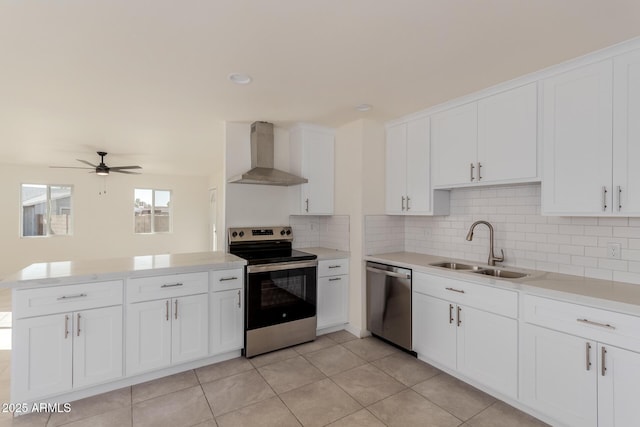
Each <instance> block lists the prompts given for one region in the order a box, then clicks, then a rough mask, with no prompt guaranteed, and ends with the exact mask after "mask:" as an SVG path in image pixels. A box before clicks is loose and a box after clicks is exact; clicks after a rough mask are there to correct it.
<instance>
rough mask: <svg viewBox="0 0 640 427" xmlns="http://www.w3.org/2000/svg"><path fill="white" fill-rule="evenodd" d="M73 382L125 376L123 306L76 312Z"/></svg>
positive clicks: (80, 383)
mask: <svg viewBox="0 0 640 427" xmlns="http://www.w3.org/2000/svg"><path fill="white" fill-rule="evenodd" d="M73 321H74V334H73V386H74V387H82V386H86V385H91V384H97V383H101V382H104V381H108V380H111V379H115V378H119V377H121V376H122V306H117V307H107V308H98V309H94V310H84V311H79V312H76V313H74V314H73Z"/></svg>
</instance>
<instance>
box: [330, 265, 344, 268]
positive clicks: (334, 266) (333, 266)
mask: <svg viewBox="0 0 640 427" xmlns="http://www.w3.org/2000/svg"><path fill="white" fill-rule="evenodd" d="M340 267H341V266H340V265H330V266H329V267H327V268H340Z"/></svg>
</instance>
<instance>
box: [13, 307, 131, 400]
mask: <svg viewBox="0 0 640 427" xmlns="http://www.w3.org/2000/svg"><path fill="white" fill-rule="evenodd" d="M13 334H14V350H13V355H12V359H13V360H14V367H13V369H14V371H13V376H14V378H15V377H16V376H18V375H20V377H22V378H24V379H25V380H24V381H12V399H13V401H14V402H20V401H28V400H33V399H37V398H41V397H46V396H51V395H55V394H59V393H63V392H66V391H71V390H72V389H74V388H77V387H84V386H89V385H93V384H99V383H103V382H106V381H109V380H113V379H117V378H120V377H121V376H122V306H115V307H107V308H96V309H89V310H81V311H76V312H67V313H60V314H52V315H48V316H38V317H32V318H26V319H18V320H16V321H15V324H14V327H13Z"/></svg>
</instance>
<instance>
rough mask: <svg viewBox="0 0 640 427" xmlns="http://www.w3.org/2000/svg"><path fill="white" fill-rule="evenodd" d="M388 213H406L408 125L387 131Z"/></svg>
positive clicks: (386, 197) (404, 124) (390, 128)
mask: <svg viewBox="0 0 640 427" xmlns="http://www.w3.org/2000/svg"><path fill="white" fill-rule="evenodd" d="M385 159H386V175H385V176H386V192H385V200H386V212H387V213H389V214H401V213H404V211H405V208H406V200H405V199H404V198H405V197H406V195H407V125H406V123H403V124H399V125H396V126H391V127H389V128H388V129H387V143H386V158H385Z"/></svg>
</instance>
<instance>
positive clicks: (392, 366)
mask: <svg viewBox="0 0 640 427" xmlns="http://www.w3.org/2000/svg"><path fill="white" fill-rule="evenodd" d="M371 364H372V365H375V366H376V367H378V368H380V369H382V370H383V371H385V372H386V373H387V374H389V375H391V376H392V377H393V378H395V379H396V380H398V381H400V382H401V383H402V384H404V385H406V386H409V387H411V386H413V385H416V384H418V383H419V382H422V381H424V380H427V379H429V378H431V377H434V376H436V375H438V374H439V373H440V372H441V371H440V370H439V369H437V368H434V367H433V366H431V365H429V364H427V363H424V362H423V361H421V360H418V359H416V358H415V357H413V356H411V355H409V354H407V353H403V352H399V353H397V354H392V355H391V356H387V357H383V358H382V359H378V360H374V361H373V362H371Z"/></svg>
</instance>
